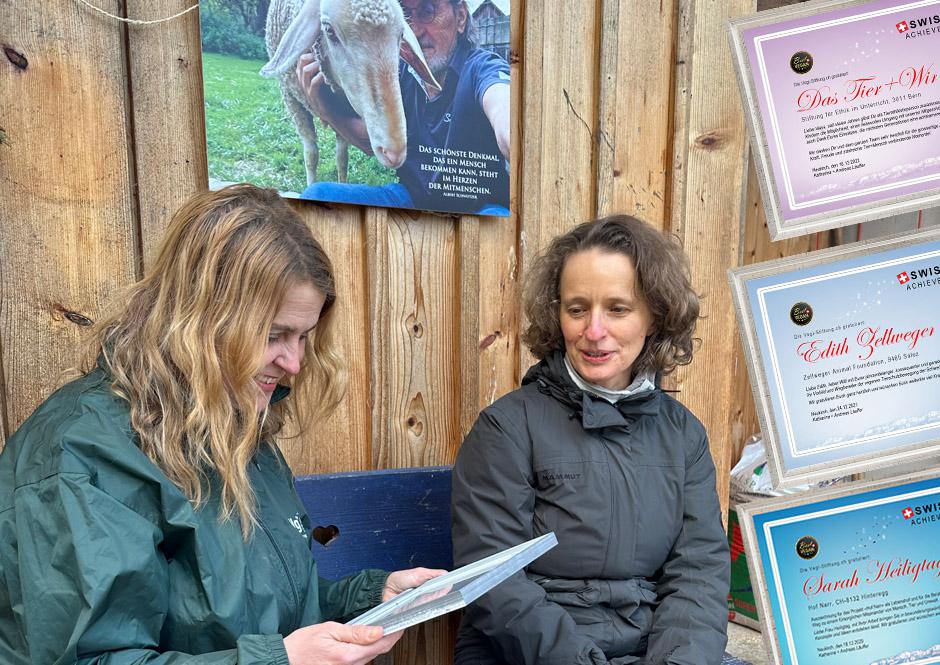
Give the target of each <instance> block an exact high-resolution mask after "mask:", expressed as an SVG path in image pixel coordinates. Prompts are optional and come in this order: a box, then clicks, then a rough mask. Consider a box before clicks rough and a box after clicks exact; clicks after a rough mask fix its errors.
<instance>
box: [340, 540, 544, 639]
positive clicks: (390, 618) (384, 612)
mask: <svg viewBox="0 0 940 665" xmlns="http://www.w3.org/2000/svg"><path fill="white" fill-rule="evenodd" d="M557 544H558V539H557V538H556V537H555V533H554V532H551V533H546V534H545V535H544V536H539V537H538V538H533V539H532V540H529V541H526V542H524V543H522V544H521V545H516V546H515V547H511V548H509V549H508V550H503V551H502V552H498V553H496V554H493V555H492V556H488V557H486V558H485V559H480V560H479V561H475V562H474V563H468V564H467V565H466V566H462V567H460V568H457V569H456V570H452V571H450V572H449V573H444V574H443V575H439V576H437V577H435V578H434V579H431V580H428V581H427V582H425V583H424V584H422V585H421V586H417V587H415V588H413V589H408V590H407V591H404V592H402V593H400V594H398V595H397V596H395V597H394V598H392V599H391V600H389V601H386V602H384V603H382V604H381V605H377V606H376V607H373V608H372V609H371V610H369V611H368V612H366V613H365V614H361V615H359V616H358V617H356V618H355V619H353V620H352V621H350V622H349V623H350V625H362V626H382V627H383V628H384V629H385V632H386V633H394V632H395V631H398V630H403V629H405V628H408V627H409V626H413V625H415V624H418V623H421V622H422V621H427V620H428V619H433V618H434V617H437V616H440V615H442V614H447V613H448V612H453V611H454V610H457V609H460V608H461V607H465V606H467V605H469V604H470V603H472V602H473V601H474V600H476V599H477V598H479V597H480V596H482V595H483V594H484V593H486V592H487V591H489V590H490V589H492V588H493V587H495V586H496V585H497V584H499V583H500V582H502V581H503V580H505V579H506V578H507V577H509V576H510V575H512V574H513V573H515V572H516V571H518V570H522V569H523V568H524V567H525V566H527V565H529V564H530V563H532V562H533V561H535V560H536V559H537V558H539V557H540V556H542V555H543V554H545V553H546V552H547V551H548V550H550V549H552V548H553V547H554V546H555V545H557Z"/></svg>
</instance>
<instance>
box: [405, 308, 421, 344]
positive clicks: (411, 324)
mask: <svg viewBox="0 0 940 665" xmlns="http://www.w3.org/2000/svg"><path fill="white" fill-rule="evenodd" d="M405 325H407V326H408V332H409V333H410V334H412V335H414V337H415V339H421V338H422V337H424V326H423V325H422V324H421V322H420V321H419V320H418V317H417V316H415V315H414V314H412V315H410V316H409V317H408V318H407V319H406V320H405Z"/></svg>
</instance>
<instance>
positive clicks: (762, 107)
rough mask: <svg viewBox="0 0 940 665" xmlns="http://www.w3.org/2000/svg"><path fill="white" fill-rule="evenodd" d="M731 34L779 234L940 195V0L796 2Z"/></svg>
mask: <svg viewBox="0 0 940 665" xmlns="http://www.w3.org/2000/svg"><path fill="white" fill-rule="evenodd" d="M810 5H811V6H810ZM730 37H731V44H732V49H733V51H734V55H735V62H736V65H737V70H738V80H739V82H740V84H741V93H742V96H743V98H744V103H745V107H746V112H747V113H746V115H747V118H748V128H749V131H750V137H751V146H752V148H753V153H754V155H755V157H756V159H757V170H758V173H759V175H760V180H761V191H762V195H763V199H764V205H765V208H766V211H767V222H768V228H769V229H770V234H771V236H772V237H773V238H774V239H775V240H777V239H780V238H786V237H791V236H796V235H802V234H805V233H811V232H815V231H821V230H824V229H830V228H835V227H839V226H845V225H847V224H854V223H857V222H864V221H868V220H872V219H878V218H882V217H888V216H890V215H895V214H898V213H901V212H907V211H910V210H918V209H923V208H927V207H932V206H935V205H938V204H940V0H920V1H917V2H911V1H909V0H908V1H906V2H905V1H900V0H879V1H877V2H870V1H866V2H859V1H858V0H849V1H846V0H839V1H837V2H821V3H819V2H817V3H809V4H808V5H799V6H797V7H786V8H783V9H780V10H774V11H769V12H761V13H759V14H756V15H754V16H751V17H747V18H743V19H739V20H735V21H732V22H731V23H730Z"/></svg>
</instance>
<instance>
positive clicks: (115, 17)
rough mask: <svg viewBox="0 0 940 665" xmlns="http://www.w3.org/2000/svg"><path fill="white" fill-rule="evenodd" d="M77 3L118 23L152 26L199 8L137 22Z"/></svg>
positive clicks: (85, 3) (80, 0)
mask: <svg viewBox="0 0 940 665" xmlns="http://www.w3.org/2000/svg"><path fill="white" fill-rule="evenodd" d="M78 1H79V2H80V3H82V4H83V5H85V6H86V7H89V8H91V9H94V10H95V11H96V12H98V13H100V14H104V15H105V16H108V17H110V18H113V19H115V20H116V21H120V22H121V23H130V24H132V25H152V24H154V23H166V22H167V21H172V20H173V19H175V18H179V17H180V16H182V15H183V14H188V13H189V12H191V11H193V10H194V9H198V8H199V3H198V2H197V3H196V4H195V5H193V6H192V7H190V8H189V9H184V10H183V11H181V12H177V13H176V14H173V16H167V17H166V18H158V19H155V20H153V21H139V20H137V19H134V18H124V17H123V16H115V15H114V14H111V13H109V12H106V11H105V10H103V9H101V7H95V6H94V5H93V4H91V3H90V2H87V0H78Z"/></svg>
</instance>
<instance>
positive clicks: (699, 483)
mask: <svg viewBox="0 0 940 665" xmlns="http://www.w3.org/2000/svg"><path fill="white" fill-rule="evenodd" d="M686 466H687V468H686V478H685V491H684V507H683V521H682V528H681V530H680V532H679V536H678V538H677V539H676V542H675V544H674V545H673V547H672V551H671V552H670V554H669V557H668V558H667V559H666V563H665V564H664V565H663V569H662V575H661V577H660V579H659V581H658V584H657V595H658V596H659V601H660V602H659V606H658V607H657V609H656V611H655V613H654V614H653V626H652V630H651V631H650V637H649V646H648V648H647V655H646V661H645V662H646V663H648V664H649V665H718V664H719V663H721V660H722V656H723V654H724V649H725V643H726V642H727V629H728V605H727V598H728V585H729V583H730V574H731V572H730V571H731V568H730V566H731V560H730V558H729V555H728V541H727V537H726V535H725V532H724V529H723V528H722V525H721V516H720V509H719V506H718V495H717V493H716V492H715V466H714V464H713V463H712V458H711V454H710V453H709V450H708V438H707V437H706V436H705V434H704V431H703V433H702V437H701V440H700V441H699V443H698V445H697V446H696V447H695V449H694V450H693V451H691V452H690V454H689V459H688V462H687V465H686Z"/></svg>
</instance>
